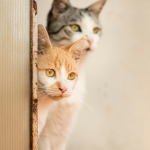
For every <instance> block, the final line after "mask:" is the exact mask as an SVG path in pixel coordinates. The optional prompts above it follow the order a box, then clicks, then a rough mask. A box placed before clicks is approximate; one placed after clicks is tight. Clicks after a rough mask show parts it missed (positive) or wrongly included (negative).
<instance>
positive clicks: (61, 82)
mask: <svg viewBox="0 0 150 150" xmlns="http://www.w3.org/2000/svg"><path fill="white" fill-rule="evenodd" d="M86 41H87V36H85V37H83V38H82V39H80V40H79V41H77V42H75V43H73V44H71V45H68V46H65V47H62V48H57V47H54V46H52V44H51V42H50V40H49V37H48V34H47V31H46V30H45V28H44V27H43V26H42V25H38V135H40V133H41V131H42V129H43V127H44V125H45V122H46V118H47V114H48V111H49V109H50V106H51V105H54V104H53V103H54V102H55V101H59V100H63V99H66V98H67V97H70V96H71V95H72V92H73V89H74V87H75V85H76V83H77V80H78V69H77V64H78V63H79V60H80V57H81V53H82V51H83V47H84V44H85V42H86ZM55 103H57V102H55ZM60 115H61V113H60Z"/></svg>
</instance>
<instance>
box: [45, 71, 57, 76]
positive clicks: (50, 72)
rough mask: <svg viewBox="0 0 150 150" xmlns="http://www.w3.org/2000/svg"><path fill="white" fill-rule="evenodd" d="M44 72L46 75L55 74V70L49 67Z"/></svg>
mask: <svg viewBox="0 0 150 150" xmlns="http://www.w3.org/2000/svg"><path fill="white" fill-rule="evenodd" d="M45 73H46V75H47V76H48V77H53V76H54V75H55V71H54V70H50V69H47V70H46V71H45Z"/></svg>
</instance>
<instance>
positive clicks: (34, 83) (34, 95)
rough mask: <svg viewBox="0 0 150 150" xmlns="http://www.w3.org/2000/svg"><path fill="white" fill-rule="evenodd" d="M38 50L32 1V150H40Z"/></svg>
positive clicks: (34, 5) (35, 11)
mask: <svg viewBox="0 0 150 150" xmlns="http://www.w3.org/2000/svg"><path fill="white" fill-rule="evenodd" d="M37 48H38V23H37V0H31V72H32V73H31V88H32V95H31V100H32V102H31V150H38V109H37V107H38V100H37Z"/></svg>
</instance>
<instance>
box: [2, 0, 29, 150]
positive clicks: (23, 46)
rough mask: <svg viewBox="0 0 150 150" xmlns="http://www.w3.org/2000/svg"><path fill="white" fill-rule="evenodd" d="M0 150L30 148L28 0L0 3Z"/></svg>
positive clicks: (27, 149) (8, 0)
mask: <svg viewBox="0 0 150 150" xmlns="http://www.w3.org/2000/svg"><path fill="white" fill-rule="evenodd" d="M0 69H1V71H0V150H29V149H30V97H31V96H30V95H31V92H30V90H31V88H30V0H21V1H19V0H0Z"/></svg>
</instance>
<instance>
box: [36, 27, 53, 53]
mask: <svg viewBox="0 0 150 150" xmlns="http://www.w3.org/2000/svg"><path fill="white" fill-rule="evenodd" d="M51 48H52V44H51V42H50V39H49V36H48V33H47V31H46V29H45V28H44V26H42V25H38V54H44V53H46V51H47V50H48V49H51Z"/></svg>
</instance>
